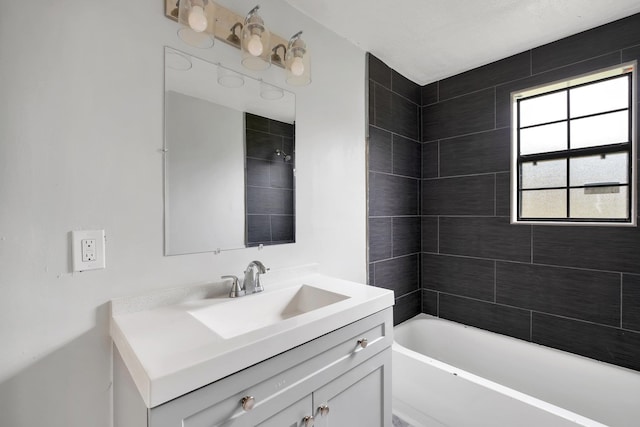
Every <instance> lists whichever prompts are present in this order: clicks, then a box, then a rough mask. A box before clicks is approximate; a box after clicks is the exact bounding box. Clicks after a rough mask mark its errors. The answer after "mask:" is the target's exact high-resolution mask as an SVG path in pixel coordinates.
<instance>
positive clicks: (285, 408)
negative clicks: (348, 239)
mask: <svg viewBox="0 0 640 427" xmlns="http://www.w3.org/2000/svg"><path fill="white" fill-rule="evenodd" d="M392 341H393V319H392V310H391V308H388V309H385V310H383V311H380V312H378V313H375V314H373V315H371V316H368V317H365V318H363V319H361V320H358V321H357V322H354V323H351V324H349V325H346V326H344V327H342V328H340V329H337V330H335V331H333V332H331V333H329V334H326V335H323V336H321V337H318V338H316V339H314V340H312V341H309V342H307V343H305V344H303V345H301V346H298V347H296V348H293V349H291V350H288V351H286V352H284V353H281V354H279V355H278V356H275V357H272V358H270V359H267V360H265V361H263V362H261V363H258V364H256V365H253V366H250V367H248V368H246V369H244V370H242V371H240V372H237V373H235V374H233V375H230V376H228V377H226V378H223V379H221V380H219V381H216V382H214V383H211V384H209V385H207V386H205V387H202V388H200V389H198V390H194V391H192V392H190V393H187V394H185V395H183V396H180V397H178V398H176V399H174V400H171V401H169V402H166V403H163V404H162V405H159V406H156V407H154V408H146V407H145V405H144V402H143V400H142V398H141V397H140V395H139V394H138V391H137V389H136V388H135V385H134V383H133V380H132V379H131V377H130V375H129V372H128V370H127V368H126V366H125V365H124V363H123V362H122V359H121V358H120V355H119V354H117V350H114V383H115V384H114V411H115V414H114V420H115V422H114V425H115V427H223V426H224V427H255V426H260V427H282V426H287V427H308V426H311V425H315V426H316V427H329V426H334V427H337V426H340V427H345V426H350V425H353V426H359V425H366V426H371V427H391V395H390V392H391V344H392ZM274 344H276V343H274ZM243 398H246V399H245V401H246V402H248V404H246V405H245V407H246V408H248V407H249V406H252V408H251V409H248V410H245V409H243V405H242V402H243ZM249 398H252V399H251V400H250V401H249V400H248V399H249ZM305 424H306V425H305Z"/></svg>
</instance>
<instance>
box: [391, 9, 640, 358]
mask: <svg viewBox="0 0 640 427" xmlns="http://www.w3.org/2000/svg"><path fill="white" fill-rule="evenodd" d="M639 58H640V14H637V15H633V16H630V17H628V18H625V19H622V20H620V21H616V22H613V23H611V24H608V25H605V26H602V27H598V28H595V29H592V30H589V31H586V32H583V33H580V34H576V35H574V36H571V37H568V38H566V39H562V40H559V41H556V42H554V43H550V44H547V45H544V46H540V47H538V48H535V49H533V50H531V51H526V52H523V53H521V54H518V55H514V56H512V57H509V58H506V59H503V60H500V61H497V62H494V63H491V64H488V65H485V66H483V67H480V68H477V69H474V70H471V71H467V72H465V73H462V74H459V75H456V76H453V77H449V78H447V79H444V80H441V81H438V82H434V83H431V84H428V85H426V86H423V87H422V88H421V101H422V107H421V111H422V116H421V120H420V121H421V123H422V134H421V137H422V143H423V145H422V156H421V157H422V168H423V170H422V178H423V179H422V185H421V198H420V199H421V206H420V212H421V214H422V230H421V238H422V255H421V260H420V265H421V276H420V283H421V288H422V292H421V294H420V295H421V298H422V301H421V306H422V311H423V312H425V313H430V314H434V315H438V316H440V317H443V318H447V319H451V320H455V321H458V322H461V323H465V324H469V325H473V326H476V327H480V328H484V329H488V330H491V331H494V332H498V333H502V334H506V335H510V336H514V337H517V338H521V339H524V340H528V341H533V342H536V343H539V344H543V345H547V346H551V347H554V348H558V349H562V350H566V351H570V352H574V353H577V354H581V355H584V356H587V357H592V358H595V359H598V360H603V361H606V362H609V363H614V364H617V365H620V366H625V367H628V368H631V369H635V370H640V231H639V230H638V229H637V228H629V227H563V226H530V225H512V224H510V219H509V214H510V194H509V191H510V190H509V189H510V172H509V168H510V164H509V162H510V137H511V129H510V120H511V119H510V114H511V112H510V108H511V106H510V102H511V101H510V94H511V92H512V91H514V90H519V89H523V88H527V87H532V86H536V85H539V84H543V83H549V82H552V81H555V80H558V79H562V78H568V77H571V76H574V75H579V74H583V73H586V72H590V71H595V70H598V69H600V68H604V67H607V66H611V65H615V64H620V63H622V62H626V61H629V60H633V59H639ZM389 80H391V79H389Z"/></svg>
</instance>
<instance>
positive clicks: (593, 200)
mask: <svg viewBox="0 0 640 427" xmlns="http://www.w3.org/2000/svg"><path fill="white" fill-rule="evenodd" d="M628 191H629V190H628V188H627V187H599V188H575V189H572V190H571V195H570V197H571V218H617V219H625V218H627V215H628V212H629V197H628V194H629V193H628Z"/></svg>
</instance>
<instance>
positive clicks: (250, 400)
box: [240, 396, 256, 411]
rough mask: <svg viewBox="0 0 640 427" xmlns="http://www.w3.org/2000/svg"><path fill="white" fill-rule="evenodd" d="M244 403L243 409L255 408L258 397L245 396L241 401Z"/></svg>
mask: <svg viewBox="0 0 640 427" xmlns="http://www.w3.org/2000/svg"><path fill="white" fill-rule="evenodd" d="M240 403H242V409H244V410H245V411H250V410H252V409H253V405H255V403H256V399H254V397H253V396H245V397H243V398H242V400H241V401H240Z"/></svg>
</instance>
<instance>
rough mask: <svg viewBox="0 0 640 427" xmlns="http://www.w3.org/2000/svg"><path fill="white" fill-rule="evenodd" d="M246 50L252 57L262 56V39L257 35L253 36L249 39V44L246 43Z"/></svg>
mask: <svg viewBox="0 0 640 427" xmlns="http://www.w3.org/2000/svg"><path fill="white" fill-rule="evenodd" d="M247 50H248V51H249V53H250V54H251V55H253V56H260V55H262V51H263V50H264V46H262V39H261V38H260V36H259V35H257V34H253V35H252V36H251V37H250V38H249V42H248V43H247Z"/></svg>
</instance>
